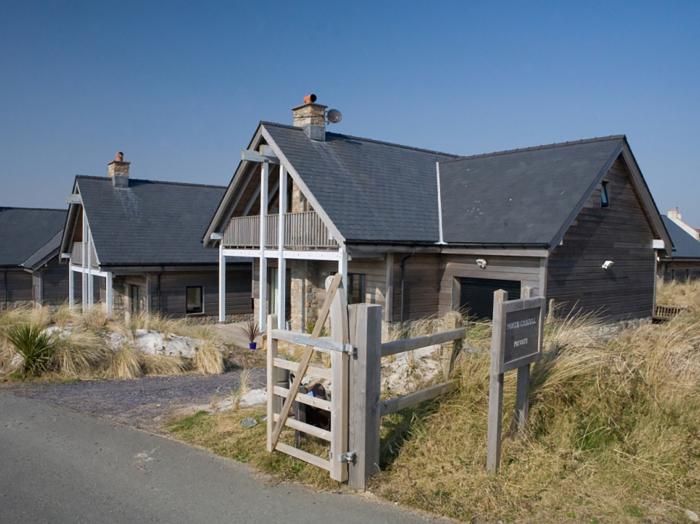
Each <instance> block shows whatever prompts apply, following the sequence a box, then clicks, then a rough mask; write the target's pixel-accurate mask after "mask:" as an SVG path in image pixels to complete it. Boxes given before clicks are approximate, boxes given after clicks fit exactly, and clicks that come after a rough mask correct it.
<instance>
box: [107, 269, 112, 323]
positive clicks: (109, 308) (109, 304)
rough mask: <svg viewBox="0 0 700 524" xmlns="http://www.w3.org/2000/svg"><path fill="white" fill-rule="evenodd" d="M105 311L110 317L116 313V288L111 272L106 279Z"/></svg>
mask: <svg viewBox="0 0 700 524" xmlns="http://www.w3.org/2000/svg"><path fill="white" fill-rule="evenodd" d="M105 311H106V312H107V316H108V317H111V316H112V313H114V288H113V287H112V273H110V272H109V271H108V272H107V276H106V277H105Z"/></svg>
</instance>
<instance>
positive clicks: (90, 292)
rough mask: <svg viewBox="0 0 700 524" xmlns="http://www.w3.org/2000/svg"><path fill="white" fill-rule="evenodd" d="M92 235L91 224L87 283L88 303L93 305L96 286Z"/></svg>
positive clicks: (88, 229)
mask: <svg viewBox="0 0 700 524" xmlns="http://www.w3.org/2000/svg"><path fill="white" fill-rule="evenodd" d="M91 237H92V234H91V233H90V226H87V238H86V239H85V242H86V245H87V275H88V283H87V288H88V289H87V292H88V296H87V305H88V306H90V307H92V304H93V302H94V298H95V297H94V294H95V293H94V286H95V279H94V277H93V275H92V242H90V239H91Z"/></svg>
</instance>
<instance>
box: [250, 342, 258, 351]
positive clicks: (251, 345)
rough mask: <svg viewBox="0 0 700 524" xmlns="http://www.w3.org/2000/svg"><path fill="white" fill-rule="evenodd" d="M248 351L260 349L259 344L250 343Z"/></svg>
mask: <svg viewBox="0 0 700 524" xmlns="http://www.w3.org/2000/svg"><path fill="white" fill-rule="evenodd" d="M248 349H258V343H257V342H248Z"/></svg>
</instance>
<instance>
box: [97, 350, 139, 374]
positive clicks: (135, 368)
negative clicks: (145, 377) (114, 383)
mask: <svg viewBox="0 0 700 524" xmlns="http://www.w3.org/2000/svg"><path fill="white" fill-rule="evenodd" d="M141 375H142V371H141V362H139V357H138V355H137V354H136V351H134V350H133V349H132V348H130V347H129V346H123V347H121V348H120V349H118V350H117V351H115V352H114V353H112V354H111V356H110V358H109V360H108V363H107V369H106V370H105V376H106V377H107V378H116V379H120V380H123V379H131V378H137V377H140V376H141Z"/></svg>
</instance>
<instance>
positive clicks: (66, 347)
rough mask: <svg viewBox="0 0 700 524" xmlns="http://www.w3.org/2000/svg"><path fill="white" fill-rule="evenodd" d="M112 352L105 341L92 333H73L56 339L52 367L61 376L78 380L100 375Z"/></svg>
mask: <svg viewBox="0 0 700 524" xmlns="http://www.w3.org/2000/svg"><path fill="white" fill-rule="evenodd" d="M110 356H111V351H109V350H108V349H107V348H105V344H104V341H103V340H102V339H101V338H100V337H99V336H97V335H96V334H95V333H92V332H90V331H72V332H70V333H69V334H68V335H66V336H64V337H59V338H57V339H56V351H55V352H54V355H53V358H52V359H51V360H52V364H51V367H52V368H53V369H54V370H55V371H56V372H57V373H58V374H60V375H61V376H64V377H69V378H76V377H84V376H91V375H95V374H97V373H99V371H100V370H101V369H102V368H103V367H104V365H105V362H107V361H108V360H109V358H110Z"/></svg>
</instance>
